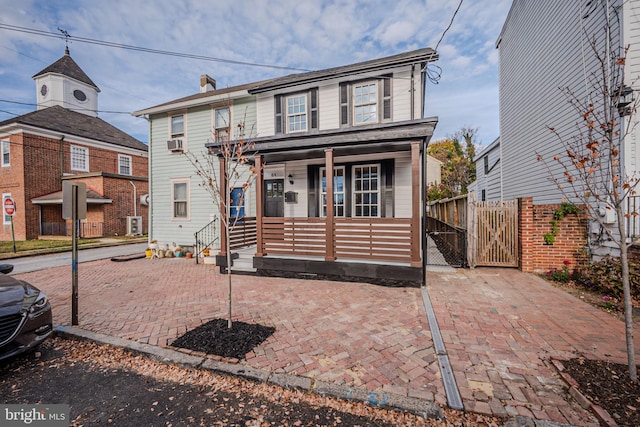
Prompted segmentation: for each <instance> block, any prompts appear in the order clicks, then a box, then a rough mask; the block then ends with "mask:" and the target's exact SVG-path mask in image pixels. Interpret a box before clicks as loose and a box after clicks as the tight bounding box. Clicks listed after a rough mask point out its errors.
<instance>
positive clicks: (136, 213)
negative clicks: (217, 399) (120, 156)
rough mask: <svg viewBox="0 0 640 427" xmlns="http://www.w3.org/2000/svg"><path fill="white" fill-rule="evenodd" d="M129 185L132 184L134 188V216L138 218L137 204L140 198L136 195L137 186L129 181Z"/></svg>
mask: <svg viewBox="0 0 640 427" xmlns="http://www.w3.org/2000/svg"><path fill="white" fill-rule="evenodd" d="M129 184H131V186H132V187H133V216H138V210H137V203H136V202H137V200H138V196H137V194H136V185H135V184H134V183H133V182H132V181H129Z"/></svg>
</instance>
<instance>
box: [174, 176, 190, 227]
mask: <svg viewBox="0 0 640 427" xmlns="http://www.w3.org/2000/svg"><path fill="white" fill-rule="evenodd" d="M176 184H186V185H187V196H186V197H187V199H186V200H185V201H186V203H187V216H185V217H176V216H175V209H174V204H175V202H176V200H175V199H174V190H175V185H176ZM170 209H171V211H170V212H171V220H172V221H189V220H190V219H191V183H190V180H189V178H174V179H172V180H171V205H170Z"/></svg>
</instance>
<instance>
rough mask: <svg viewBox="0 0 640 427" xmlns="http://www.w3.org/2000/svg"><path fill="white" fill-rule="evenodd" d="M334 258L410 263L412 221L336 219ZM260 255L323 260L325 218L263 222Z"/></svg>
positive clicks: (325, 234)
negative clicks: (306, 257)
mask: <svg viewBox="0 0 640 427" xmlns="http://www.w3.org/2000/svg"><path fill="white" fill-rule="evenodd" d="M333 231H334V233H333V234H334V241H333V242H329V244H333V249H334V254H335V256H336V258H352V259H375V260H383V261H395V262H411V261H412V259H411V243H412V239H413V238H418V237H419V236H413V235H412V233H411V219H409V218H362V219H356V218H336V219H335V225H334V230H333ZM262 233H263V234H262V253H264V254H280V255H295V256H317V257H324V256H325V255H326V253H327V235H328V233H327V220H326V219H325V218H272V217H265V218H262Z"/></svg>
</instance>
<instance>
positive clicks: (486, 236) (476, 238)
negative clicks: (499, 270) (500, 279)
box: [469, 200, 519, 267]
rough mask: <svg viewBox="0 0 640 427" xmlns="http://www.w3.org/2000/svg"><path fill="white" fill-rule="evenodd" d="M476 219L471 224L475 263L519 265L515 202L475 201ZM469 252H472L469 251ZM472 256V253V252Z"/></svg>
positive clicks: (516, 207) (473, 261) (516, 202)
mask: <svg viewBox="0 0 640 427" xmlns="http://www.w3.org/2000/svg"><path fill="white" fill-rule="evenodd" d="M471 204H473V205H474V208H475V210H476V212H475V215H470V218H474V219H475V220H476V223H475V224H470V225H471V226H470V227H469V232H470V236H469V239H470V240H473V243H474V244H471V246H472V247H473V246H475V248H474V249H475V250H473V253H474V254H475V259H474V260H472V262H471V264H472V265H476V266H492V267H518V265H519V259H518V201H517V200H507V201H488V202H475V203H470V205H471ZM470 253H471V252H470ZM472 258H473V255H472Z"/></svg>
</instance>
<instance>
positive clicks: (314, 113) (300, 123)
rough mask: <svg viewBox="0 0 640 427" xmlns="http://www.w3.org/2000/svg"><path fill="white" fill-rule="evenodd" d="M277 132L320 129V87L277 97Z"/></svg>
mask: <svg viewBox="0 0 640 427" xmlns="http://www.w3.org/2000/svg"><path fill="white" fill-rule="evenodd" d="M275 103H276V104H275V119H276V123H275V130H276V133H297V132H307V131H309V130H312V129H318V89H311V90H309V91H308V92H303V93H296V94H292V95H287V96H283V95H277V96H276V97H275Z"/></svg>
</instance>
